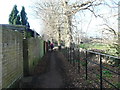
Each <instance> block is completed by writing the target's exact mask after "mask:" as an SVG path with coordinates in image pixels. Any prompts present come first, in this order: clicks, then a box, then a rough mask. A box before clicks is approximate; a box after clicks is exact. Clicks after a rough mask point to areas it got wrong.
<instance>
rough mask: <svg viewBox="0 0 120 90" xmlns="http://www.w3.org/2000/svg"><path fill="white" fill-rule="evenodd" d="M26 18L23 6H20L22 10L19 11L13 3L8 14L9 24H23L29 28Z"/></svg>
mask: <svg viewBox="0 0 120 90" xmlns="http://www.w3.org/2000/svg"><path fill="white" fill-rule="evenodd" d="M27 20H28V18H27V13H26V12H25V7H24V6H22V10H21V12H20V13H19V11H18V10H17V5H14V7H13V10H12V11H11V14H10V15H9V24H13V25H25V26H27V27H28V28H30V24H29V22H28V21H27Z"/></svg>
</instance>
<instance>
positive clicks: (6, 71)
mask: <svg viewBox="0 0 120 90" xmlns="http://www.w3.org/2000/svg"><path fill="white" fill-rule="evenodd" d="M15 27H17V26H12V25H0V72H1V73H0V83H1V82H2V83H1V84H0V89H1V88H9V87H10V86H11V85H12V84H13V83H14V82H15V81H16V80H18V79H19V78H21V77H22V76H23V35H22V34H21V33H19V32H18V31H17V30H18V29H21V27H20V26H19V27H17V28H15ZM12 28H13V29H12ZM1 70H2V71H1Z"/></svg>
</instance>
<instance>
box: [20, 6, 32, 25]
mask: <svg viewBox="0 0 120 90" xmlns="http://www.w3.org/2000/svg"><path fill="white" fill-rule="evenodd" d="M20 16H21V24H22V25H25V26H29V27H30V25H29V23H28V22H27V19H28V18H27V13H26V12H25V7H24V6H23V7H22V10H21V12H20Z"/></svg>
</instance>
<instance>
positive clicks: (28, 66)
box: [23, 38, 44, 76]
mask: <svg viewBox="0 0 120 90" xmlns="http://www.w3.org/2000/svg"><path fill="white" fill-rule="evenodd" d="M23 48H24V75H25V76H27V75H30V74H32V71H33V69H34V67H35V66H36V65H37V63H38V61H39V60H40V59H41V58H42V57H43V55H44V41H43V40H42V39H40V38H28V39H24V43H23Z"/></svg>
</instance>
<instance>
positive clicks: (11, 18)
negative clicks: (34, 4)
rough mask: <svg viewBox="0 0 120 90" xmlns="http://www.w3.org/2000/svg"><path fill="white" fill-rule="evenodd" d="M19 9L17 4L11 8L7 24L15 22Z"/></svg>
mask: <svg viewBox="0 0 120 90" xmlns="http://www.w3.org/2000/svg"><path fill="white" fill-rule="evenodd" d="M18 13H19V11H18V10H17V5H14V7H13V10H12V11H11V14H10V15H9V24H15V22H18V21H16V20H17V17H18Z"/></svg>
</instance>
